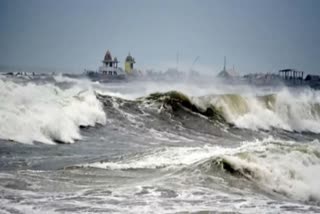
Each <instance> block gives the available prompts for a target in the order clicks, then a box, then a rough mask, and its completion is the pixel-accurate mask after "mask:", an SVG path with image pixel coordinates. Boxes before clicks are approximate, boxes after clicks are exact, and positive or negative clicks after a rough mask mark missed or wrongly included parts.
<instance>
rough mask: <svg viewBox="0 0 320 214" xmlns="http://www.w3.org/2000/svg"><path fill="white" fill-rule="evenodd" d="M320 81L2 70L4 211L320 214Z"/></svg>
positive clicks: (0, 181)
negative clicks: (99, 77) (293, 83)
mask: <svg viewBox="0 0 320 214" xmlns="http://www.w3.org/2000/svg"><path fill="white" fill-rule="evenodd" d="M319 139H320V91H318V90H314V89H310V88H308V87H298V88H293V87H291V88H290V87H285V86H279V87H272V88H271V87H255V86H248V85H233V84H222V83H220V84H218V83H210V82H209V81H207V82H206V83H194V82H188V81H183V82H178V81H176V82H157V81H145V82H144V81H140V82H139V81H132V82H123V83H106V84H101V83H97V82H90V81H89V80H85V79H73V78H68V77H63V76H61V75H60V76H59V75H57V76H48V77H43V78H17V77H5V76H2V77H1V78H0V213H1V214H7V213H15V214H20V213H199V214H200V213H201V214H204V213H320V180H319V177H320V142H319Z"/></svg>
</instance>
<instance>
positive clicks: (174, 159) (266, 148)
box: [71, 137, 320, 203]
mask: <svg viewBox="0 0 320 214" xmlns="http://www.w3.org/2000/svg"><path fill="white" fill-rule="evenodd" d="M78 167H94V168H101V169H107V170H140V169H163V170H176V171H177V172H178V173H189V174H190V175H191V176H199V172H200V173H201V174H202V176H205V175H208V176H212V175H213V176H218V177H220V178H222V179H223V180H225V181H226V182H228V180H230V179H231V178H232V179H238V181H237V182H236V183H237V184H238V183H239V182H246V181H249V182H251V184H252V185H254V186H258V187H259V188H260V189H262V190H264V191H267V192H269V193H271V194H278V195H281V196H285V197H288V198H292V199H294V200H299V201H305V202H310V203H320V194H319V193H320V188H319V187H320V185H319V180H318V177H319V175H320V174H319V172H320V144H319V142H318V141H313V142H306V143H298V142H293V141H283V140H276V139H273V138H270V137H269V138H266V139H264V140H256V141H254V142H243V143H242V145H241V146H239V147H237V148H226V147H221V146H204V147H166V148H162V149H158V150H153V151H149V152H145V153H140V154H135V155H133V156H129V157H127V158H125V159H121V160H115V161H100V162H96V163H89V164H84V165H78ZM71 168H73V167H71ZM199 170H200V171H199ZM230 176H231V178H230ZM183 177H184V176H183ZM230 184H231V183H230ZM231 185H232V184H231Z"/></svg>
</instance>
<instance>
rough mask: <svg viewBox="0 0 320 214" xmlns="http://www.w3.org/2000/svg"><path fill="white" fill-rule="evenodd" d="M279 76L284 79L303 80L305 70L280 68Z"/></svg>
mask: <svg viewBox="0 0 320 214" xmlns="http://www.w3.org/2000/svg"><path fill="white" fill-rule="evenodd" d="M279 77H280V78H281V79H282V80H285V81H288V80H292V81H294V82H297V81H300V82H302V81H303V71H297V70H295V69H282V70H279Z"/></svg>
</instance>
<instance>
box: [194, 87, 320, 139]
mask: <svg viewBox="0 0 320 214" xmlns="http://www.w3.org/2000/svg"><path fill="white" fill-rule="evenodd" d="M191 99H192V101H193V102H194V103H195V104H197V105H198V106H200V107H202V108H207V107H208V106H210V105H213V106H215V107H216V108H218V109H220V110H221V111H222V113H223V114H224V116H225V118H226V119H227V120H228V121H229V122H231V123H234V124H235V125H236V126H238V127H240V128H247V129H254V130H257V129H271V128H280V129H285V130H288V131H310V132H315V133H320V92H319V91H315V90H311V89H304V90H301V91H294V92H290V91H289V90H288V89H283V90H281V91H279V92H277V93H275V94H272V95H267V96H262V97H257V96H255V95H248V94H247V95H241V94H225V95H213V96H205V97H192V98H191Z"/></svg>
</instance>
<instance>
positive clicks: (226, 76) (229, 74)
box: [217, 57, 239, 79]
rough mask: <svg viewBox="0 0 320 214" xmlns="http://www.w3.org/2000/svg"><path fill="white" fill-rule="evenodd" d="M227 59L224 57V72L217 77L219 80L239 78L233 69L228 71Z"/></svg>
mask: <svg viewBox="0 0 320 214" xmlns="http://www.w3.org/2000/svg"><path fill="white" fill-rule="evenodd" d="M226 66H227V59H226V57H224V65H223V69H222V71H220V73H219V74H218V75H217V76H218V77H219V78H223V79H235V78H238V77H239V74H238V73H237V72H236V71H235V70H234V68H233V69H230V70H227V68H226Z"/></svg>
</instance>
